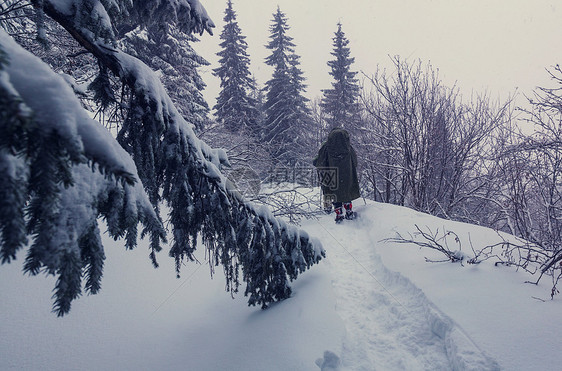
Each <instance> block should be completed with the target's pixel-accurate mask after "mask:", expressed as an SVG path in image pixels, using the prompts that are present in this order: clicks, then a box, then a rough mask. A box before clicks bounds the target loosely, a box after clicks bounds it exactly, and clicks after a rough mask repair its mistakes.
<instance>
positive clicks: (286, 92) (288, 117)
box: [264, 8, 311, 164]
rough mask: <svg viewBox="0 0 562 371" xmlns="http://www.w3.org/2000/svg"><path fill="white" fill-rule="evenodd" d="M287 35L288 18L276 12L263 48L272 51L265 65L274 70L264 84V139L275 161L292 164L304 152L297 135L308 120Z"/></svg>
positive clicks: (300, 79) (301, 78) (296, 58)
mask: <svg viewBox="0 0 562 371" xmlns="http://www.w3.org/2000/svg"><path fill="white" fill-rule="evenodd" d="M288 31H289V26H288V24H287V17H286V16H285V14H284V13H283V12H282V11H281V9H280V8H277V12H276V13H274V14H273V20H272V24H271V26H270V32H271V35H270V41H269V43H268V44H267V45H266V47H267V48H268V49H270V50H271V55H269V56H268V57H267V58H266V63H267V65H269V66H272V67H273V69H274V70H273V76H272V78H271V79H270V80H269V81H267V83H266V91H267V95H266V101H265V106H264V108H265V114H266V118H265V124H264V139H265V140H266V141H267V142H268V143H269V144H270V146H271V147H272V148H271V149H272V153H273V155H274V157H276V158H277V159H278V161H280V162H281V163H284V164H295V163H296V162H297V161H298V159H299V157H300V153H302V151H303V149H304V148H305V145H304V144H303V143H302V142H301V141H300V139H301V135H300V134H301V133H302V132H303V131H305V130H306V128H307V127H308V126H309V125H310V122H311V120H310V118H309V109H308V108H307V106H306V103H307V102H308V99H307V98H305V97H304V96H303V92H304V89H305V87H306V86H305V85H304V80H305V79H304V76H303V73H302V71H301V70H300V68H299V65H300V62H299V56H298V55H296V54H295V44H294V43H293V38H292V37H291V36H289V35H288V34H287V32H288Z"/></svg>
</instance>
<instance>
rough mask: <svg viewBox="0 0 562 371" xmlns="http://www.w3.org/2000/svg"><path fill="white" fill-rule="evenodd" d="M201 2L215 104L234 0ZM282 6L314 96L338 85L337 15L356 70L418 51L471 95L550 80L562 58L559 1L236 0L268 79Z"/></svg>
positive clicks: (209, 92) (260, 75)
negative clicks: (332, 67) (210, 24)
mask: <svg viewBox="0 0 562 371" xmlns="http://www.w3.org/2000/svg"><path fill="white" fill-rule="evenodd" d="M201 3H202V4H203V5H204V6H205V8H206V9H207V11H208V13H209V15H210V16H211V18H212V19H213V21H214V22H215V24H216V28H215V30H214V33H215V35H214V36H209V35H204V36H203V37H201V42H199V43H196V45H195V48H196V50H197V51H198V52H199V54H201V56H203V57H204V58H205V59H207V60H208V61H209V62H211V66H209V67H208V68H204V69H202V70H201V74H202V76H203V78H204V80H205V82H206V83H207V85H208V86H207V89H206V92H205V93H204V94H205V97H206V98H207V101H208V103H209V105H210V106H211V107H212V106H213V105H214V104H215V98H216V97H217V95H218V92H219V81H218V79H217V78H215V77H214V76H212V74H211V69H213V68H216V67H217V66H218V65H217V60H218V58H217V56H216V53H217V52H218V51H219V50H220V47H219V43H220V41H221V40H220V38H219V35H220V33H221V32H222V29H223V26H224V21H223V18H224V10H225V8H226V0H201ZM278 5H279V6H280V8H281V10H282V11H283V12H284V13H285V14H286V16H287V17H288V24H289V26H290V31H289V35H290V36H292V37H293V38H294V42H295V44H296V53H297V54H298V55H300V56H301V69H302V70H303V72H304V75H305V77H306V78H307V81H306V83H307V84H308V90H307V96H308V97H309V98H311V99H312V98H315V97H318V96H320V95H321V89H327V88H330V87H331V76H329V74H328V72H329V68H328V66H327V64H326V63H327V61H329V60H330V59H331V58H332V56H331V55H330V52H331V51H332V37H333V36H334V32H335V31H336V28H337V23H338V21H341V23H342V27H343V31H344V32H345V34H346V36H347V38H348V39H349V40H350V45H349V46H350V48H351V55H352V56H353V57H355V64H354V65H353V66H352V68H353V69H354V70H355V71H364V72H365V73H366V74H368V75H372V74H373V73H374V72H375V71H376V68H377V65H380V66H381V67H382V68H385V67H386V68H388V67H390V58H389V55H391V56H394V55H400V56H401V57H402V58H408V60H411V61H414V60H415V59H418V58H419V59H421V60H422V61H424V62H431V64H432V65H433V67H434V68H438V69H439V72H440V77H441V78H442V80H443V81H444V82H445V84H446V85H447V86H452V85H453V84H454V83H455V82H456V83H457V85H458V86H459V88H460V89H461V91H462V93H463V95H464V96H469V95H470V94H471V92H472V91H475V92H483V91H485V90H487V91H488V92H489V93H490V94H491V96H492V97H494V98H495V97H498V95H501V97H502V98H505V97H506V96H507V95H508V94H509V93H510V92H513V91H515V89H516V88H519V91H520V92H523V93H529V92H530V91H531V90H532V89H533V88H534V87H535V86H536V85H541V86H544V85H545V84H546V83H547V82H548V78H547V75H546V72H545V67H549V66H552V65H555V64H556V63H562V2H560V1H559V0H558V1H550V0H346V1H341V0H259V1H256V0H233V7H234V10H235V11H236V13H237V19H238V24H239V26H240V28H241V29H242V34H243V35H245V36H246V37H247V38H246V41H247V42H248V46H249V48H248V53H249V54H250V58H251V61H252V64H251V66H250V70H251V72H252V73H253V74H254V75H255V76H256V78H257V79H258V83H259V84H260V85H263V84H264V83H265V82H266V81H267V80H268V79H269V78H270V77H271V72H272V71H271V69H270V67H269V66H266V65H265V63H264V60H265V58H266V56H267V55H268V53H269V50H267V49H266V48H265V45H266V44H267V42H268V40H269V35H270V33H269V26H270V24H271V20H272V18H273V13H274V12H275V11H276V9H277V6H278Z"/></svg>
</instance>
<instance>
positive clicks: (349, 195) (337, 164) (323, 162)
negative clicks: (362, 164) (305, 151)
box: [313, 128, 361, 223]
mask: <svg viewBox="0 0 562 371" xmlns="http://www.w3.org/2000/svg"><path fill="white" fill-rule="evenodd" d="M313 164H314V166H316V168H317V169H318V174H319V177H320V185H321V188H322V193H323V194H324V199H325V200H327V199H328V200H331V202H332V203H333V206H334V210H335V212H336V223H339V222H341V221H342V220H343V219H344V218H346V219H353V218H354V217H355V214H354V212H353V209H352V207H353V206H352V201H353V200H355V199H356V198H359V197H361V194H360V191H359V180H358V177H357V154H356V153H355V150H354V149H353V147H352V146H351V143H350V141H349V133H348V132H347V131H346V130H344V129H342V128H334V129H332V131H330V134H328V139H327V140H326V141H325V142H324V143H323V144H322V146H321V147H320V149H319V150H318V155H317V156H316V158H315V159H314V161H313ZM344 209H345V215H344V213H343V210H344Z"/></svg>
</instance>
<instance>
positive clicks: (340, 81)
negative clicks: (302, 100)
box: [321, 23, 360, 129]
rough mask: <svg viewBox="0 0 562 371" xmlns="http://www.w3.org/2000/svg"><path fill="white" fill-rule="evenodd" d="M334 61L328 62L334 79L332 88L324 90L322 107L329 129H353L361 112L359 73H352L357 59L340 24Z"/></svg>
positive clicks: (336, 35) (335, 39)
mask: <svg viewBox="0 0 562 371" xmlns="http://www.w3.org/2000/svg"><path fill="white" fill-rule="evenodd" d="M332 40H333V47H334V49H333V51H332V52H331V54H332V55H333V56H334V59H333V60H331V61H329V62H328V66H329V67H330V69H331V71H330V75H331V76H332V77H333V79H334V81H333V82H332V88H331V89H326V90H322V92H323V93H324V96H323V98H322V102H321V107H322V108H323V110H324V112H325V114H326V120H327V121H328V127H336V126H339V127H345V128H348V129H351V128H353V123H354V122H356V121H357V119H358V114H359V111H360V106H359V94H360V88H359V83H358V81H357V79H356V78H355V76H356V75H357V72H353V71H351V65H352V64H353V63H354V62H355V58H353V57H351V51H350V48H349V46H348V45H349V40H348V39H347V38H346V36H345V33H344V32H343V30H342V25H341V23H338V30H337V31H336V32H335V36H334V37H333V39H332Z"/></svg>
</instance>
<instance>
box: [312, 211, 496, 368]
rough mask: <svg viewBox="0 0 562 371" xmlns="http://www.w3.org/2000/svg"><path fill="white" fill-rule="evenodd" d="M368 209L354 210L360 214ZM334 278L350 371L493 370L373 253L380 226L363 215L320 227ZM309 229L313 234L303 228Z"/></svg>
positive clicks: (325, 219) (449, 323)
mask: <svg viewBox="0 0 562 371" xmlns="http://www.w3.org/2000/svg"><path fill="white" fill-rule="evenodd" d="M371 208H372V206H366V207H358V208H357V209H358V211H359V215H362V214H363V213H364V212H365V214H367V213H368V212H370V209H371ZM313 223H314V222H311V228H312V229H314V231H315V232H316V231H317V232H318V236H319V238H320V239H321V241H322V243H323V245H324V247H325V248H326V250H327V256H328V258H327V259H326V263H327V264H328V265H329V267H330V270H331V271H332V272H333V276H332V277H333V278H332V280H333V281H332V284H333V286H334V290H335V292H336V295H337V307H336V311H337V312H338V314H339V315H340V316H341V318H342V319H343V322H344V324H345V326H346V336H345V340H344V344H343V350H342V352H343V353H342V354H341V358H342V363H343V367H344V368H345V369H349V370H469V369H474V370H494V369H498V368H499V367H498V366H497V364H496V363H495V362H494V361H493V360H491V359H489V358H488V357H487V356H486V355H484V354H483V353H482V352H481V351H480V350H479V349H478V348H477V347H476V345H475V344H474V343H473V342H472V341H471V340H470V339H469V338H468V337H467V336H466V335H465V334H464V332H463V331H462V330H461V329H460V328H458V326H456V324H455V323H454V322H453V321H452V320H451V319H450V318H448V317H447V316H446V315H444V314H443V313H441V312H440V311H439V309H437V308H436V307H435V306H434V305H433V304H432V303H431V302H430V301H429V300H428V299H427V297H426V296H425V294H424V293H423V292H422V291H421V290H420V289H419V288H417V287H416V286H415V285H414V284H413V283H412V282H411V281H410V280H408V279H407V278H405V277H404V276H402V275H401V274H399V273H397V272H392V271H390V270H389V269H387V268H386V267H385V266H384V264H383V262H382V261H381V258H380V256H379V255H378V253H377V252H376V247H377V245H380V244H381V243H383V242H379V240H380V237H379V236H378V234H377V233H376V231H377V220H376V218H374V219H373V218H372V215H362V217H360V218H359V219H357V220H355V221H345V222H344V223H342V224H340V225H334V221H333V220H332V216H326V217H323V218H321V219H320V220H319V221H317V226H313ZM308 230H311V229H310V228H308Z"/></svg>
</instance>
